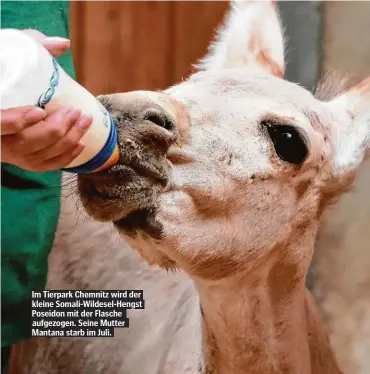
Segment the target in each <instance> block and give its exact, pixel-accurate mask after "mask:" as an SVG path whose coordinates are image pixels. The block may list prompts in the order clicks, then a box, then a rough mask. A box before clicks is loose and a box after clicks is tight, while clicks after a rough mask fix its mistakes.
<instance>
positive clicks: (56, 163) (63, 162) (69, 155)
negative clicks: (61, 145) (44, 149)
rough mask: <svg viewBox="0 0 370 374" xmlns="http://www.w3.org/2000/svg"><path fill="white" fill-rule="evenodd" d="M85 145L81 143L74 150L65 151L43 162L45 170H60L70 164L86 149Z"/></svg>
mask: <svg viewBox="0 0 370 374" xmlns="http://www.w3.org/2000/svg"><path fill="white" fill-rule="evenodd" d="M84 148H85V145H84V144H81V143H79V144H78V145H77V146H76V147H75V148H74V149H73V150H72V151H70V152H66V153H63V154H62V155H59V156H57V157H54V158H51V159H50V160H47V161H45V162H44V163H43V166H42V170H43V171H51V170H59V169H62V168H65V167H66V166H68V165H69V164H70V163H71V162H72V161H73V160H74V159H75V158H76V157H78V156H79V155H80V154H81V152H82V151H83V150H84Z"/></svg>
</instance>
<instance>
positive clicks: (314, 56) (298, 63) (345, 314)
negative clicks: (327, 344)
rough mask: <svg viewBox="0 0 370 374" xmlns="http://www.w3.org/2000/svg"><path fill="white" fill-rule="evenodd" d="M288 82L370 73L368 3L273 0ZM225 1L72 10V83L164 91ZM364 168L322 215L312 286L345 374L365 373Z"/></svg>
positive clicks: (195, 52) (367, 265)
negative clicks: (280, 27)
mask: <svg viewBox="0 0 370 374" xmlns="http://www.w3.org/2000/svg"><path fill="white" fill-rule="evenodd" d="M278 7H279V8H280V14H281V17H282V21H283V24H284V28H285V31H286V32H285V36H286V39H287V50H286V56H287V71H286V78H287V79H289V80H292V81H294V82H297V83H300V84H301V85H303V86H305V87H306V88H307V89H309V90H313V89H314V87H315V86H316V84H317V81H318V78H319V76H320V75H322V74H323V73H325V72H327V71H330V70H335V71H337V72H339V73H348V72H350V73H352V74H353V78H352V81H353V82H357V81H358V80H359V79H362V78H364V77H366V76H370V2H366V1H325V2H322V1H296V2H292V1H278ZM227 8H228V2H225V1H216V2H212V1H187V2H185V1H159V2H157V1H132V2H130V1H112V2H110V1H104V2H96V1H89V2H87V1H80V2H75V1H74V2H72V3H71V16H72V17H71V18H72V24H71V26H72V49H73V56H74V61H75V66H76V73H77V79H78V81H79V82H80V83H81V84H82V85H84V86H85V87H86V88H87V89H88V90H90V91H91V92H92V93H94V94H95V95H97V94H103V93H113V92H122V91H129V90H136V89H149V90H156V89H163V88H166V87H168V86H170V85H172V84H175V83H178V82H180V81H181V80H182V79H185V78H186V77H187V76H188V75H189V73H191V71H192V64H194V63H196V62H197V60H198V59H199V58H200V57H202V56H203V55H204V53H205V52H206V49H207V45H208V43H209V41H210V40H211V39H212V37H213V36H214V32H215V28H216V27H217V26H218V25H219V24H220V22H221V21H222V20H223V17H224V15H225V12H226V10H227ZM369 186H370V162H369V161H368V162H366V163H365V164H364V165H363V167H362V168H361V170H360V172H359V173H358V177H357V180H356V183H355V186H354V188H353V190H352V191H351V192H350V193H348V194H347V195H345V196H344V197H343V198H342V199H341V201H340V202H339V204H337V205H336V206H335V207H333V208H332V209H331V211H329V212H328V213H327V216H326V217H325V219H324V222H323V225H322V227H321V229H320V232H319V242H318V245H317V248H316V253H315V259H314V264H313V267H312V268H311V271H310V274H309V278H308V285H309V287H310V288H311V289H313V291H314V293H315V294H316V297H317V299H318V300H319V305H320V308H321V312H322V314H323V316H324V319H325V323H326V326H327V330H328V333H329V336H330V339H331V342H332V345H333V347H334V349H335V351H336V353H337V354H338V357H339V359H340V364H341V366H342V369H343V372H344V373H348V374H352V373H353V374H355V373H356V374H365V373H367V374H368V373H370V356H369V352H370V270H369V269H370V198H369Z"/></svg>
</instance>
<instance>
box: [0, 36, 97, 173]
mask: <svg viewBox="0 0 370 374" xmlns="http://www.w3.org/2000/svg"><path fill="white" fill-rule="evenodd" d="M24 32H25V33H27V34H28V35H30V36H32V37H33V38H35V39H36V40H38V41H39V42H40V43H41V44H43V45H44V47H45V48H46V49H47V50H48V51H49V52H50V53H51V54H52V55H53V56H54V57H58V56H59V55H61V54H63V53H64V52H66V51H67V50H68V48H69V46H70V41H69V40H68V39H63V38H55V37H47V36H45V35H44V34H42V33H41V32H39V31H37V30H24ZM0 122H1V161H2V162H6V163H9V164H13V165H16V166H18V167H20V168H22V169H25V170H29V171H36V172H45V171H50V170H57V169H61V168H63V167H65V166H67V165H68V164H69V163H70V162H72V161H73V160H74V159H75V158H76V157H77V156H78V155H79V154H80V153H81V152H82V151H83V149H84V145H83V144H82V143H81V142H80V139H81V138H82V136H83V135H84V133H85V132H86V131H87V129H88V128H89V127H90V125H91V123H92V118H91V116H81V112H80V111H79V110H73V109H71V108H60V109H58V110H56V111H54V112H53V113H51V114H50V115H48V116H46V113H45V111H44V110H42V109H40V108H37V107H32V106H25V107H20V108H11V109H6V110H1V117H0Z"/></svg>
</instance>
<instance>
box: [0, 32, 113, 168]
mask: <svg viewBox="0 0 370 374" xmlns="http://www.w3.org/2000/svg"><path fill="white" fill-rule="evenodd" d="M24 105H37V106H39V107H41V108H44V109H45V111H46V113H47V114H50V113H51V112H53V111H54V110H56V109H57V108H59V107H61V106H70V107H73V108H75V109H81V111H82V113H83V114H86V115H91V116H92V117H93V122H92V124H91V126H90V128H89V130H88V131H87V132H86V134H84V136H83V137H82V139H81V140H82V141H83V143H84V144H85V149H84V150H83V151H82V153H81V154H80V155H79V156H78V157H77V158H75V159H74V160H73V161H72V162H71V163H70V164H69V165H68V166H67V167H66V168H65V169H64V170H66V171H69V172H73V173H88V172H92V171H100V170H102V169H104V168H107V167H109V166H112V165H114V164H116V163H117V161H118V158H119V149H118V146H117V133H116V128H115V126H114V123H113V120H112V118H111V116H110V114H109V112H108V111H107V110H106V109H105V108H104V107H103V105H102V104H101V103H100V102H99V101H98V100H97V99H96V98H95V97H94V96H93V95H92V94H91V93H89V92H88V91H87V90H86V89H85V88H83V87H82V86H80V85H79V84H78V83H77V82H76V81H74V80H73V79H72V78H71V77H69V76H68V75H67V74H66V72H65V71H64V70H63V69H62V68H61V67H60V66H59V64H58V63H57V62H56V60H55V59H54V58H53V57H52V56H51V54H50V53H49V52H48V51H47V50H46V49H45V48H44V47H43V46H42V45H41V44H40V43H38V42H37V41H36V40H34V39H33V38H31V37H30V36H29V35H27V34H26V33H24V32H22V31H19V30H14V29H2V30H0V108H1V109H8V108H13V107H18V106H24Z"/></svg>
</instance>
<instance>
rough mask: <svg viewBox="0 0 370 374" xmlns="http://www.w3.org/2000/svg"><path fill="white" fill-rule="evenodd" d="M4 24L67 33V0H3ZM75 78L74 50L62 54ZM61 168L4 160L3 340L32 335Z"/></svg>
mask: <svg viewBox="0 0 370 374" xmlns="http://www.w3.org/2000/svg"><path fill="white" fill-rule="evenodd" d="M1 27H2V28H15V29H37V30H39V31H41V32H43V33H44V34H46V35H48V36H60V37H64V38H69V3H68V1H4V0H3V1H1ZM58 62H59V63H60V65H61V66H62V67H63V69H64V70H65V71H66V72H67V73H68V74H69V75H70V76H72V77H73V78H74V77H75V75H74V69H73V62H72V57H71V54H70V52H68V53H66V54H64V55H63V56H61V57H60V58H58ZM60 191H61V172H60V171H55V172H48V173H33V172H28V171H25V170H22V169H20V168H17V167H16V166H12V165H9V164H5V163H2V164H1V315H2V317H1V346H2V347H4V346H8V345H11V344H14V343H17V342H18V341H20V340H23V339H26V338H28V337H30V333H31V327H30V309H29V308H30V296H31V291H32V290H40V289H43V288H44V287H45V285H46V279H47V270H48V256H49V253H50V250H51V248H52V245H53V241H54V236H55V231H56V227H57V223H58V219H59V210H60Z"/></svg>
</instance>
